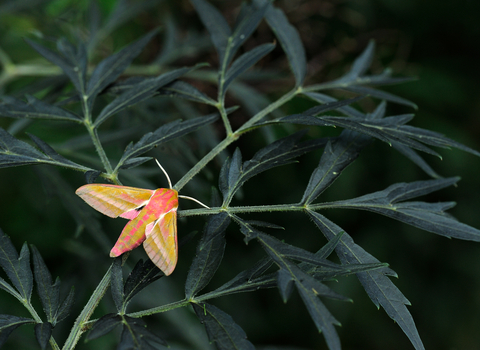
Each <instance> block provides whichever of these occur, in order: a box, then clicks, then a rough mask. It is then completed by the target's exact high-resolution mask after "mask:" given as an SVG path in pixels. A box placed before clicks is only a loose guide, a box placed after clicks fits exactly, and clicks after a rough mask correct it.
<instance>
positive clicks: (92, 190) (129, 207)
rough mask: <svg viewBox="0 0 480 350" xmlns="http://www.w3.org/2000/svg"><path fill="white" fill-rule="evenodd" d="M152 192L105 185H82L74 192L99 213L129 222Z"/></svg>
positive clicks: (146, 201)
mask: <svg viewBox="0 0 480 350" xmlns="http://www.w3.org/2000/svg"><path fill="white" fill-rule="evenodd" d="M154 192H155V191H153V190H147V189H143V188H136V187H127V186H117V185H106V184H89V185H84V186H82V187H80V188H79V189H77V191H75V193H76V194H77V195H78V196H80V197H81V198H82V199H83V200H84V201H85V202H87V204H88V205H90V206H91V207H92V208H94V209H96V210H98V211H99V212H100V213H102V214H105V215H107V216H110V217H112V218H116V217H118V216H120V217H122V218H125V219H130V220H131V219H134V218H135V217H136V216H137V215H138V213H139V211H138V210H137V209H138V208H141V207H142V206H144V205H146V204H147V203H148V201H149V200H150V198H151V197H152V195H153V193H154Z"/></svg>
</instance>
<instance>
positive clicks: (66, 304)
mask: <svg viewBox="0 0 480 350" xmlns="http://www.w3.org/2000/svg"><path fill="white" fill-rule="evenodd" d="M74 301H75V287H74V286H72V288H71V289H70V292H69V293H68V295H67V296H66V297H65V299H64V300H63V302H62V303H61V304H60V307H59V308H58V310H57V323H58V322H60V321H63V320H64V319H65V318H66V317H67V316H68V315H69V314H70V310H71V308H72V306H73V303H74Z"/></svg>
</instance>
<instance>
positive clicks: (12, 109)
mask: <svg viewBox="0 0 480 350" xmlns="http://www.w3.org/2000/svg"><path fill="white" fill-rule="evenodd" d="M26 97H27V103H25V102H23V101H22V100H19V99H17V98H14V97H10V96H4V97H2V99H3V102H4V103H3V104H1V105H0V115H2V116H4V117H10V118H31V119H52V120H66V121H73V122H76V123H81V122H82V118H81V117H80V116H78V115H76V114H74V113H72V112H70V111H68V110H66V109H63V108H60V107H57V106H54V105H51V104H48V103H45V102H42V101H40V100H38V99H36V98H35V97H33V96H30V95H27V96H26Z"/></svg>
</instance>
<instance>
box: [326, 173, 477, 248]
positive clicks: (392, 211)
mask: <svg viewBox="0 0 480 350" xmlns="http://www.w3.org/2000/svg"><path fill="white" fill-rule="evenodd" d="M458 180H459V178H458V177H453V178H446V179H437V180H426V181H415V182H411V183H397V184H394V185H391V186H389V187H387V188H386V189H384V190H383V191H378V192H374V193H370V194H367V195H364V196H360V197H357V198H353V199H349V200H345V201H336V202H332V207H336V208H348V209H362V210H368V211H372V212H375V213H379V214H382V215H385V216H388V217H391V218H392V219H395V220H399V221H402V222H404V223H406V224H409V225H412V226H415V227H418V228H420V229H422V230H425V231H429V232H433V233H436V234H438V235H441V236H446V237H453V238H457V239H463V240H468V241H475V242H479V241H480V230H478V229H476V228H473V227H471V226H468V225H466V224H463V223H461V222H458V221H457V220H456V219H454V218H453V217H451V216H450V215H447V214H446V213H445V210H447V209H449V208H451V207H453V206H454V205H455V203H452V202H445V203H442V202H440V203H426V202H402V203H400V202H401V201H404V200H407V199H410V198H414V197H418V196H421V195H425V194H428V193H431V192H433V191H437V190H439V189H442V188H444V187H447V186H450V185H453V184H455V183H456V182H457V181H458Z"/></svg>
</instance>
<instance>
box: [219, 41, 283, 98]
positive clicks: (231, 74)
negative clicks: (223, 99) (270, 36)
mask: <svg viewBox="0 0 480 350" xmlns="http://www.w3.org/2000/svg"><path fill="white" fill-rule="evenodd" d="M274 48H275V44H263V45H260V46H257V47H256V48H254V49H252V50H250V51H248V52H245V53H244V54H243V55H241V56H240V57H239V58H237V59H236V60H235V62H233V64H232V66H231V67H230V68H229V69H228V71H227V74H225V79H224V83H223V85H222V95H224V94H225V92H226V91H227V89H228V87H229V86H230V84H231V83H232V82H233V80H234V79H235V78H237V77H238V76H239V75H240V74H242V73H243V72H245V71H246V70H247V69H249V68H250V67H252V66H253V65H255V64H256V63H257V62H258V61H260V60H261V59H262V58H263V57H264V56H265V55H267V54H268V53H269V52H271V51H272V50H273V49H274Z"/></svg>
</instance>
